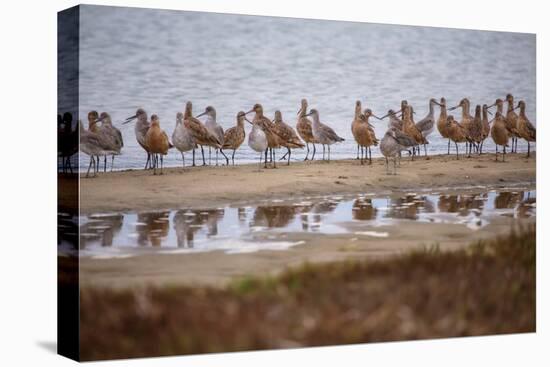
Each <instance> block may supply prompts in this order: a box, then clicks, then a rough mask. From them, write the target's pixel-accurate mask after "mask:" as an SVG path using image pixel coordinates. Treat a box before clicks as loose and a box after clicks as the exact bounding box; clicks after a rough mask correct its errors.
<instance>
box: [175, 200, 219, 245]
mask: <svg viewBox="0 0 550 367" xmlns="http://www.w3.org/2000/svg"><path fill="white" fill-rule="evenodd" d="M224 213H225V211H224V209H200V210H190V209H185V210H178V211H177V212H176V214H175V215H174V219H173V224H174V230H175V232H176V238H177V242H178V247H181V248H185V247H187V248H193V245H194V241H195V236H196V235H197V233H198V232H199V231H201V230H202V229H204V228H206V235H207V237H211V236H216V235H217V234H218V222H219V221H220V220H221V219H222V218H223V216H224Z"/></svg>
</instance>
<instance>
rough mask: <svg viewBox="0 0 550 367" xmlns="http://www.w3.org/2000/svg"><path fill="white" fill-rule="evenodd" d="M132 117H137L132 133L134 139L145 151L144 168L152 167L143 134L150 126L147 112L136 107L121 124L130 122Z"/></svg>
mask: <svg viewBox="0 0 550 367" xmlns="http://www.w3.org/2000/svg"><path fill="white" fill-rule="evenodd" d="M134 119H137V121H136V125H135V127H134V133H135V135H136V140H137V142H138V144H139V145H140V146H141V147H142V148H143V150H145V152H146V153H147V161H146V162H145V168H144V169H147V168H153V166H152V164H151V153H150V152H149V149H148V148H147V145H146V144H145V135H146V134H147V131H148V130H149V127H150V126H151V125H150V124H149V121H147V112H145V110H144V109H143V108H138V109H137V111H136V114H135V115H133V116H130V117H128V118H127V119H126V121H124V122H123V123H122V124H123V125H125V124H128V123H130V122H132V121H133V120H134Z"/></svg>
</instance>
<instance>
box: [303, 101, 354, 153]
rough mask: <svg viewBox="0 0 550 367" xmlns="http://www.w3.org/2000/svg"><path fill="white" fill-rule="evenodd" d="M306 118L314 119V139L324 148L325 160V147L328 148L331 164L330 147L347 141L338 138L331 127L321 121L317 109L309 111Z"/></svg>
mask: <svg viewBox="0 0 550 367" xmlns="http://www.w3.org/2000/svg"><path fill="white" fill-rule="evenodd" d="M306 116H311V118H312V119H313V126H312V130H313V138H314V139H315V141H316V142H318V143H319V144H321V145H322V146H323V160H324V159H325V145H326V146H328V161H329V162H330V146H331V145H332V144H334V143H338V142H341V141H344V140H345V139H344V138H341V137H340V136H338V134H336V133H335V132H334V130H332V128H331V127H329V126H328V125H325V124H323V123H322V122H321V121H319V112H318V111H317V110H316V109H312V110H311V111H309V113H308V114H307V115H306Z"/></svg>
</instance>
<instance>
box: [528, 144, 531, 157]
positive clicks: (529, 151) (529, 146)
mask: <svg viewBox="0 0 550 367" xmlns="http://www.w3.org/2000/svg"><path fill="white" fill-rule="evenodd" d="M530 154H531V143H530V142H529V140H527V158H529V155H530Z"/></svg>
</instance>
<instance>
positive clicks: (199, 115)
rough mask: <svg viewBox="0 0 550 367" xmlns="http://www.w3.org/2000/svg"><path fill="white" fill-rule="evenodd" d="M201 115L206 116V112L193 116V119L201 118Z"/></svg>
mask: <svg viewBox="0 0 550 367" xmlns="http://www.w3.org/2000/svg"><path fill="white" fill-rule="evenodd" d="M203 115H206V111H204V112H203V113H201V114H198V115H197V116H195V118H197V117H201V116H203Z"/></svg>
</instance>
